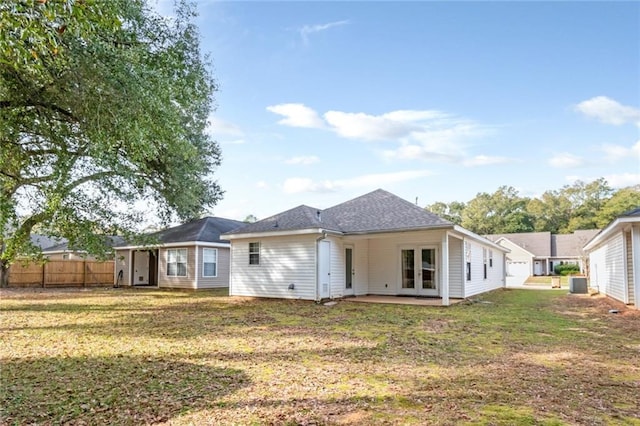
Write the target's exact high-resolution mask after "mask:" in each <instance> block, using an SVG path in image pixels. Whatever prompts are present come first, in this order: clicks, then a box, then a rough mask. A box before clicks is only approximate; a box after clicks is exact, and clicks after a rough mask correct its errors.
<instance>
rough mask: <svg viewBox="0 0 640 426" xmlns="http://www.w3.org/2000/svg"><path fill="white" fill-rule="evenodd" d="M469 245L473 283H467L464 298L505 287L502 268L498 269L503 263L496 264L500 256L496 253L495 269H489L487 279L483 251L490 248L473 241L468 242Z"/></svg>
mask: <svg viewBox="0 0 640 426" xmlns="http://www.w3.org/2000/svg"><path fill="white" fill-rule="evenodd" d="M467 243H468V244H469V246H470V248H471V281H465V289H464V297H470V296H473V295H475V294H480V293H484V292H486V291H491V290H495V289H497V288H500V287H503V286H504V282H503V280H502V276H503V275H502V267H498V265H499V264H501V263H502V262H499V261H498V262H496V260H497V259H499V258H500V254H499V253H497V252H495V253H494V257H495V258H494V267H493V268H487V278H486V279H485V278H484V258H483V251H484V252H486V251H487V250H488V246H484V245H482V244H480V243H478V242H475V241H471V240H467Z"/></svg>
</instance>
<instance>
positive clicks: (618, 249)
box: [589, 233, 629, 302]
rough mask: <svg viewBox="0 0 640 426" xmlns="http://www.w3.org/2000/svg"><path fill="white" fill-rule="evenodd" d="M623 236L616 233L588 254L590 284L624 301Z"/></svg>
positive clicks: (625, 297)
mask: <svg viewBox="0 0 640 426" xmlns="http://www.w3.org/2000/svg"><path fill="white" fill-rule="evenodd" d="M624 260H625V259H624V236H623V234H622V233H618V234H616V235H614V236H613V237H611V238H610V239H609V240H607V241H606V242H604V243H603V244H602V245H601V246H600V247H599V248H598V249H597V250H594V251H592V252H591V253H590V254H589V263H590V266H589V271H590V275H591V279H590V282H589V284H590V286H591V287H594V288H596V289H598V290H599V291H600V292H601V293H603V294H606V295H608V296H611V297H613V298H614V299H617V300H620V301H622V302H626V301H627V298H628V295H629V294H628V292H627V290H626V287H625V284H626V280H625V273H626V272H627V271H626V268H625V265H624V263H625V262H624Z"/></svg>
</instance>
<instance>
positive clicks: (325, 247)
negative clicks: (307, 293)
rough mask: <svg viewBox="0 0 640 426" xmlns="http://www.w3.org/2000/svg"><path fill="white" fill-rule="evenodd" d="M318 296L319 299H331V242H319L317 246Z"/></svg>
mask: <svg viewBox="0 0 640 426" xmlns="http://www.w3.org/2000/svg"><path fill="white" fill-rule="evenodd" d="M318 286H319V288H318V294H319V295H320V298H321V299H328V298H330V297H331V291H330V290H331V242H329V241H320V243H319V246H318Z"/></svg>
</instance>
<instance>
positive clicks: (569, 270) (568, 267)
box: [553, 263, 580, 276]
mask: <svg viewBox="0 0 640 426" xmlns="http://www.w3.org/2000/svg"><path fill="white" fill-rule="evenodd" d="M553 272H555V273H556V274H558V275H562V276H564V275H574V274H579V273H580V265H578V264H576V263H564V264H562V265H556V266H554V267H553Z"/></svg>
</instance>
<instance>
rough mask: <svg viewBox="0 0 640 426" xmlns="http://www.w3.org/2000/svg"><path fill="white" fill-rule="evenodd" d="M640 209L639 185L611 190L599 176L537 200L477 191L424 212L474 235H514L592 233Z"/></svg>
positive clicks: (508, 191)
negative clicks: (467, 198) (546, 232)
mask: <svg viewBox="0 0 640 426" xmlns="http://www.w3.org/2000/svg"><path fill="white" fill-rule="evenodd" d="M639 206H640V185H636V186H633V187H629V188H623V189H620V190H618V191H617V192H616V191H614V190H613V189H612V188H611V187H610V186H609V185H608V184H607V182H606V180H604V179H603V178H600V179H597V180H594V181H593V182H590V183H585V182H582V181H577V182H576V183H574V184H573V185H565V186H563V187H562V188H561V189H559V190H549V191H546V192H545V193H543V194H542V195H541V196H540V197H539V198H527V197H521V196H520V195H519V193H518V191H517V190H516V189H514V188H512V187H508V186H502V187H500V188H498V190H497V191H495V192H494V193H492V194H489V193H486V192H482V193H478V194H477V195H476V196H475V198H473V199H472V200H471V201H469V202H468V203H466V204H465V203H462V202H459V201H453V202H451V203H448V204H447V203H443V202H436V203H433V204H431V205H428V206H427V207H426V209H427V210H429V211H431V212H433V213H435V214H437V215H439V216H440V217H442V218H445V219H447V220H450V221H451V222H453V223H455V224H457V225H462V226H464V227H465V228H467V229H469V230H471V231H474V232H476V233H478V234H508V233H518V232H533V231H535V232H543V231H548V232H551V233H553V234H566V233H571V232H573V231H575V230H578V229H598V228H602V227H604V226H606V225H607V224H608V223H609V222H611V221H612V220H613V219H615V218H616V217H617V216H619V215H620V214H622V213H624V212H626V211H628V210H631V209H634V208H637V207H639Z"/></svg>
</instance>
